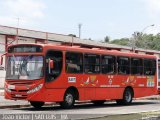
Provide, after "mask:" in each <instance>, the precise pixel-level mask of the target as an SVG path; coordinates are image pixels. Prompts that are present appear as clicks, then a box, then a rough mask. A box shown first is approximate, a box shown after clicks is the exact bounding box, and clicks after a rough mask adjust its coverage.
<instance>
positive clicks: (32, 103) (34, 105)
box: [30, 101, 44, 108]
mask: <svg viewBox="0 0 160 120" xmlns="http://www.w3.org/2000/svg"><path fill="white" fill-rule="evenodd" d="M30 104H31V105H32V106H33V107H34V108H41V107H42V106H43V105H44V102H38V101H30Z"/></svg>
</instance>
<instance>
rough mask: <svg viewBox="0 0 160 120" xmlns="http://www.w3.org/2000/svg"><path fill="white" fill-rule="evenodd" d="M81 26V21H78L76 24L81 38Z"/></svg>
mask: <svg viewBox="0 0 160 120" xmlns="http://www.w3.org/2000/svg"><path fill="white" fill-rule="evenodd" d="M81 27H82V24H81V23H79V24H78V29H79V38H81Z"/></svg>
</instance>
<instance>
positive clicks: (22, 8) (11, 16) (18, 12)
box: [0, 0, 46, 27]
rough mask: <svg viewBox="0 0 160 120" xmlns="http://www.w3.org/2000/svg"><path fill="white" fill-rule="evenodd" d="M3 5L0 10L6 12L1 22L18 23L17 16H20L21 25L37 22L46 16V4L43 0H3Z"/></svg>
mask: <svg viewBox="0 0 160 120" xmlns="http://www.w3.org/2000/svg"><path fill="white" fill-rule="evenodd" d="M2 3H3V7H2V8H0V11H4V12H5V13H6V14H3V15H1V16H0V24H4V25H11V26H16V25H17V22H16V21H17V18H20V25H21V26H22V27H23V26H25V27H26V26H27V24H29V23H31V24H33V23H34V22H37V21H38V20H41V19H43V18H44V16H45V15H44V11H43V10H44V9H45V7H46V6H45V4H44V3H43V2H42V1H41V0H3V2H2Z"/></svg>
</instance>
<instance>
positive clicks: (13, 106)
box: [0, 103, 55, 109]
mask: <svg viewBox="0 0 160 120" xmlns="http://www.w3.org/2000/svg"><path fill="white" fill-rule="evenodd" d="M51 105H55V103H50V104H45V105H44V106H51ZM23 107H31V105H30V104H24V105H4V106H0V109H6V108H23Z"/></svg>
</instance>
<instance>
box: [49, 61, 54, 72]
mask: <svg viewBox="0 0 160 120" xmlns="http://www.w3.org/2000/svg"><path fill="white" fill-rule="evenodd" d="M53 68H54V61H53V60H51V59H49V61H48V72H49V74H51V69H53Z"/></svg>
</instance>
